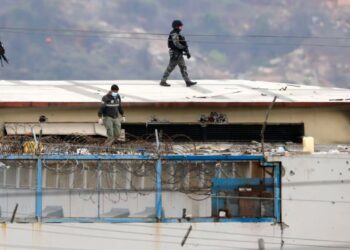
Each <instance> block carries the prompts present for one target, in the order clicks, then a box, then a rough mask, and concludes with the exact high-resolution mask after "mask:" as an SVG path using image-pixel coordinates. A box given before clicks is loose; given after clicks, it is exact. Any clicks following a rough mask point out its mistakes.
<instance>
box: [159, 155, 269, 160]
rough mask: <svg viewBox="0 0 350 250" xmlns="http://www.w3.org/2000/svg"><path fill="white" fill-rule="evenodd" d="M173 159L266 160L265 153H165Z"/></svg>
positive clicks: (166, 158) (167, 157) (165, 158)
mask: <svg viewBox="0 0 350 250" xmlns="http://www.w3.org/2000/svg"><path fill="white" fill-rule="evenodd" d="M162 159H164V160H171V161H264V156H263V155H163V156H162Z"/></svg>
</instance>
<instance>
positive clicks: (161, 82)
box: [159, 81, 171, 87]
mask: <svg viewBox="0 0 350 250" xmlns="http://www.w3.org/2000/svg"><path fill="white" fill-rule="evenodd" d="M159 84H160V86H163V87H170V86H171V85H170V84H169V83H167V82H166V81H160V83H159Z"/></svg>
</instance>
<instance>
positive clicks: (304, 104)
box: [0, 102, 350, 108]
mask: <svg viewBox="0 0 350 250" xmlns="http://www.w3.org/2000/svg"><path fill="white" fill-rule="evenodd" d="M99 105H100V102H0V108H30V107H33V108H47V107H72V108H75V107H76V108H92V107H99ZM269 105H270V102H124V103H123V106H124V107H157V108H158V107H159V108H167V107H171V108H172V107H176V108H187V107H220V108H226V107H268V106H269ZM274 106H275V107H290V108H293V107H297V108H299V107H300V108H307V107H350V102H276V103H275V104H274Z"/></svg>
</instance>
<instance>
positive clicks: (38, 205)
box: [0, 154, 281, 223]
mask: <svg viewBox="0 0 350 250" xmlns="http://www.w3.org/2000/svg"><path fill="white" fill-rule="evenodd" d="M0 160H36V161H37V172H36V197H35V216H36V218H37V219H38V221H42V222H47V223H63V222H82V223H84V222H85V223H91V222H109V223H126V222H137V223H140V222H146V223H147V222H149V223H154V222H165V223H171V222H182V221H183V220H182V219H179V218H163V208H162V179H161V178H162V160H167V161H207V162H217V161H260V162H262V163H263V164H264V165H265V166H270V167H274V173H275V175H274V178H273V181H272V179H266V180H267V181H268V182H269V183H271V184H272V182H273V187H274V193H275V197H274V198H275V204H274V206H275V207H274V208H275V218H191V222H249V223H255V222H275V221H277V222H279V221H280V220H281V211H280V209H281V199H280V196H281V190H280V188H281V172H280V164H279V163H267V162H265V158H264V156H263V155H161V156H157V155H100V154H92V155H68V154H51V155H45V154H42V155H40V156H35V155H0ZM43 160H45V161H50V160H52V161H62V160H77V161H79V160H85V161H103V160H109V161H110V160H153V161H155V162H156V183H155V184H156V199H155V208H156V218H100V216H99V214H100V211H99V207H98V208H97V209H98V211H97V214H98V218H61V219H47V218H46V219H45V218H42V201H43V197H42V192H43V190H42V161H43ZM213 180H214V181H215V179H213ZM266 180H265V181H266ZM221 181H224V180H223V179H221ZM251 181H253V182H254V181H258V180H255V179H252V180H251Z"/></svg>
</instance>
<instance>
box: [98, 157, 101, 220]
mask: <svg viewBox="0 0 350 250" xmlns="http://www.w3.org/2000/svg"><path fill="white" fill-rule="evenodd" d="M97 218H98V219H100V218H101V162H100V161H98V162H97Z"/></svg>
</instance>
